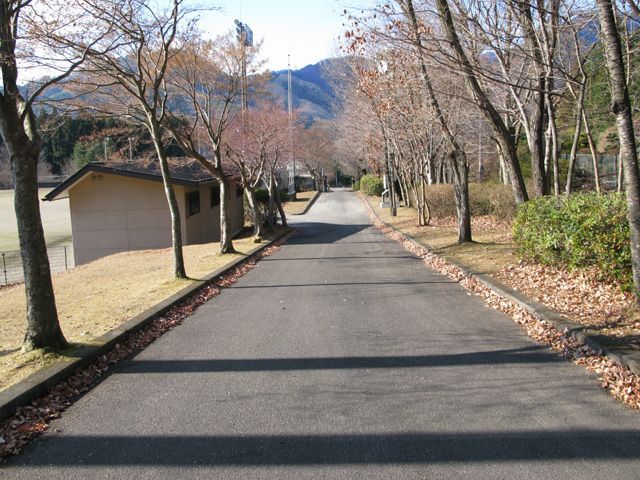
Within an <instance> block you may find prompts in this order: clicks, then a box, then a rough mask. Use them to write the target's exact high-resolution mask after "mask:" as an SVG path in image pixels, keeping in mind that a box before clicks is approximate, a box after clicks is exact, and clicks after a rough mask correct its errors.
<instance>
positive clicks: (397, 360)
mask: <svg viewBox="0 0 640 480" xmlns="http://www.w3.org/2000/svg"><path fill="white" fill-rule="evenodd" d="M561 361H562V359H561V358H560V357H559V356H558V355H556V354H554V353H552V352H550V351H549V350H548V349H547V348H545V347H538V346H532V347H524V348H518V349H511V350H492V351H487V352H469V353H453V354H448V355H395V356H385V357H309V358H255V359H253V358H248V359H210V360H207V359H195V360H135V361H133V362H131V363H130V364H128V365H127V366H126V368H124V369H123V370H122V371H121V372H120V373H123V374H138V373H194V372H207V373H216V372H273V371H282V372H286V371H293V370H353V369H378V368H423V367H448V366H468V365H507V364H523V363H529V364H531V363H538V364H546V363H556V362H561Z"/></svg>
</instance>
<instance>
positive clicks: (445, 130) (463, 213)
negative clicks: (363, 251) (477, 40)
mask: <svg viewBox="0 0 640 480" xmlns="http://www.w3.org/2000/svg"><path fill="white" fill-rule="evenodd" d="M403 10H404V13H405V16H407V17H408V19H409V21H410V23H411V31H412V35H413V39H414V44H415V47H416V50H417V53H418V59H419V61H420V72H421V75H422V82H423V84H424V87H425V90H426V93H427V99H428V101H429V103H430V105H431V108H432V109H433V111H434V114H435V117H436V121H437V122H438V126H439V127H440V130H441V131H442V134H443V136H444V137H445V139H446V141H447V143H448V144H449V146H450V149H451V156H450V157H449V160H450V165H451V171H452V173H453V179H454V191H455V194H456V210H457V213H458V227H459V228H458V242H459V243H462V242H470V241H471V211H470V209H469V183H468V182H469V177H468V166H467V159H466V155H465V152H464V150H463V149H462V147H461V146H460V144H459V143H458V141H457V140H456V137H455V135H454V134H453V132H452V131H451V129H450V128H449V124H448V123H447V120H446V118H445V116H444V113H443V111H442V109H441V108H440V102H439V101H438V97H436V94H435V92H434V90H433V85H432V83H431V77H430V76H429V73H428V71H427V65H426V63H425V61H424V57H423V52H422V49H423V45H422V38H421V36H420V29H419V26H418V19H417V17H416V13H415V10H414V8H413V1H412V0H407V1H406V5H403Z"/></svg>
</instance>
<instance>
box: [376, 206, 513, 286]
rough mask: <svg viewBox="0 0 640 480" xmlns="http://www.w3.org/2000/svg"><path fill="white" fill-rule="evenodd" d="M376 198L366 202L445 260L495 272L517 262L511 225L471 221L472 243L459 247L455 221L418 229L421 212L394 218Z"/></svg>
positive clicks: (439, 221) (410, 211)
mask: <svg viewBox="0 0 640 480" xmlns="http://www.w3.org/2000/svg"><path fill="white" fill-rule="evenodd" d="M375 200H376V199H373V198H367V201H368V202H369V204H370V205H371V207H372V208H373V210H374V211H375V212H376V213H377V214H378V216H379V217H380V218H381V219H382V220H384V221H385V222H386V223H388V224H390V225H393V226H394V227H395V228H397V229H399V230H400V231H402V232H404V233H407V234H409V235H411V236H413V237H414V238H415V239H416V240H418V241H419V242H420V243H422V244H423V245H425V246H426V247H428V248H429V249H430V250H433V251H434V252H435V253H437V254H439V255H441V256H442V257H444V258H446V259H448V260H452V261H454V262H456V263H459V264H462V265H463V266H466V267H468V268H470V269H471V270H474V271H476V272H483V273H495V272H498V271H500V270H502V269H503V268H505V267H506V266H507V265H511V264H513V263H516V262H517V259H516V258H515V256H514V254H513V251H514V245H513V241H512V239H511V226H510V224H509V223H508V222H500V221H496V220H495V219H493V218H492V217H487V216H479V217H473V218H472V225H471V227H472V228H471V230H472V233H473V239H474V242H473V243H465V244H458V243H457V239H458V229H457V224H456V220H455V219H454V218H438V219H433V221H432V224H431V225H428V226H426V227H420V226H418V213H417V212H416V210H415V209H413V208H408V207H401V208H398V216H397V217H392V216H391V214H390V210H389V209H388V208H380V206H379V204H378V202H376V201H375Z"/></svg>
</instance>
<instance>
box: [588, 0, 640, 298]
mask: <svg viewBox="0 0 640 480" xmlns="http://www.w3.org/2000/svg"><path fill="white" fill-rule="evenodd" d="M596 5H597V6H598V15H599V17H600V26H601V29H602V32H601V34H602V40H603V43H604V48H605V53H606V57H607V66H608V74H609V84H610V86H611V111H612V113H613V114H615V116H616V123H617V127H618V136H619V138H620V160H621V162H622V164H623V165H624V176H625V190H626V196H627V219H628V220H629V228H630V231H631V265H632V270H633V284H634V293H635V298H636V304H640V174H639V172H638V153H637V149H636V139H635V132H634V128H633V115H632V110H631V101H630V100H629V90H628V88H627V82H626V77H625V70H624V60H623V57H622V46H621V43H620V37H619V35H618V31H617V29H616V22H615V16H614V9H613V5H612V4H611V0H596Z"/></svg>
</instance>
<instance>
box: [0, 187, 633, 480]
mask: <svg viewBox="0 0 640 480" xmlns="http://www.w3.org/2000/svg"><path fill="white" fill-rule="evenodd" d="M292 223H295V224H296V226H298V227H299V228H300V232H299V233H298V234H297V235H296V236H295V237H293V238H292V239H291V240H290V241H289V242H288V243H287V244H286V245H284V246H283V247H282V248H281V249H280V250H279V251H278V252H277V253H276V254H274V255H273V256H271V257H267V258H265V259H263V260H262V261H261V262H260V263H259V265H258V267H257V268H255V269H254V270H252V271H251V272H249V273H248V274H247V275H246V276H245V277H243V278H242V279H241V280H240V281H239V282H238V283H237V284H235V285H234V286H233V287H231V288H228V289H225V290H223V292H222V293H221V295H219V296H218V297H216V298H214V299H213V300H212V301H210V302H209V303H207V304H205V305H203V306H202V307H200V308H199V309H198V310H197V311H196V312H195V313H194V314H193V316H192V317H190V318H189V319H187V320H186V321H185V323H184V324H183V325H182V326H180V327H178V328H176V329H175V330H173V331H171V332H169V333H167V334H166V335H165V336H163V337H162V338H161V339H159V340H158V341H157V342H156V343H154V344H153V345H151V346H150V347H149V348H147V349H146V350H145V351H144V352H142V353H141V354H139V355H138V356H137V357H136V358H135V359H133V360H132V361H130V362H125V363H124V364H122V365H121V366H120V367H118V369H117V370H116V372H115V373H113V374H112V375H111V376H109V377H108V378H107V379H106V380H105V381H103V382H102V383H101V384H100V385H99V386H97V387H96V388H95V389H94V390H92V391H91V392H89V393H88V394H87V395H85V396H84V397H83V398H82V399H80V400H79V401H78V402H77V403H76V404H75V405H74V406H73V407H71V408H70V409H69V410H68V411H67V412H65V413H64V414H63V417H62V418H61V419H60V420H58V421H56V422H55V424H54V425H52V428H51V429H50V430H49V432H48V433H47V434H45V435H44V436H43V437H42V438H40V439H38V440H37V441H35V442H34V443H33V444H32V445H31V446H30V447H29V448H28V449H27V450H26V452H25V453H24V454H22V455H21V456H19V457H16V458H14V459H12V460H11V461H10V462H9V464H8V465H5V466H4V467H3V468H2V470H0V478H7V479H23V478H24V479H32V478H47V479H49V480H52V479H58V478H59V479H85V478H92V479H97V478H105V479H106V478H127V479H134V478H135V479H138V478H149V479H159V478H167V479H178V478H203V479H204V478H207V479H210V478H224V479H233V478H251V479H254V478H274V479H285V478H287V479H288V478H290V479H303V478H314V479H315V478H340V479H346V478H367V479H377V478H379V479H390V478H393V479H402V478H428V479H433V478H447V479H450V478H474V479H477V478H505V479H518V478H522V479H525V478H527V479H528V478H563V479H574V478H575V479H585V478H608V479H614V478H625V479H628V478H635V477H637V474H638V472H639V471H640V429H639V424H640V422H639V419H640V416H639V414H638V413H637V412H633V411H631V410H629V409H627V408H626V407H624V406H622V405H621V404H618V403H616V402H615V401H614V400H613V399H612V398H611V397H610V396H609V395H608V394H607V393H606V392H604V391H602V390H600V389H599V388H598V387H597V384H596V381H595V378H594V377H593V376H592V375H589V374H588V373H586V372H585V371H584V370H583V369H582V368H580V367H577V366H574V365H572V364H570V363H568V362H565V361H563V360H561V359H560V358H559V357H558V356H557V355H556V354H554V353H553V352H551V351H549V350H548V349H546V348H545V347H543V346H539V345H536V344H534V343H533V342H532V341H531V340H530V339H528V338H527V337H526V336H525V334H524V333H523V332H522V331H521V330H520V329H519V327H517V326H516V325H514V324H513V322H512V321H511V320H510V319H509V318H507V317H506V316H504V315H502V314H500V313H498V312H496V311H494V310H492V309H490V308H489V307H487V306H486V305H485V304H484V303H483V302H482V301H481V300H480V299H478V298H476V297H473V296H470V295H469V294H468V293H467V292H466V291H465V290H464V289H463V288H462V287H460V286H459V285H458V284H457V283H455V282H453V281H452V280H450V279H448V278H446V277H444V276H442V275H439V274H437V273H435V272H433V271H431V270H429V269H427V268H426V267H425V266H424V264H423V263H422V261H420V260H419V259H417V258H415V257H413V256H412V255H411V254H410V253H408V252H407V251H406V250H404V249H403V248H402V247H401V246H400V245H398V244H396V243H394V242H392V241H390V240H389V239H388V238H386V237H385V236H384V235H383V234H381V233H380V232H378V231H377V230H376V229H375V228H373V227H372V226H371V224H370V221H369V219H368V217H367V215H366V213H365V210H364V208H363V207H362V205H361V204H360V203H359V200H358V199H357V198H356V197H355V195H354V194H352V193H348V192H334V193H330V194H325V195H323V196H321V197H320V198H319V200H318V201H317V203H316V204H315V205H314V206H313V208H312V209H311V210H310V212H309V213H308V214H307V215H305V216H302V217H297V218H295V219H294V220H293V221H292Z"/></svg>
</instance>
